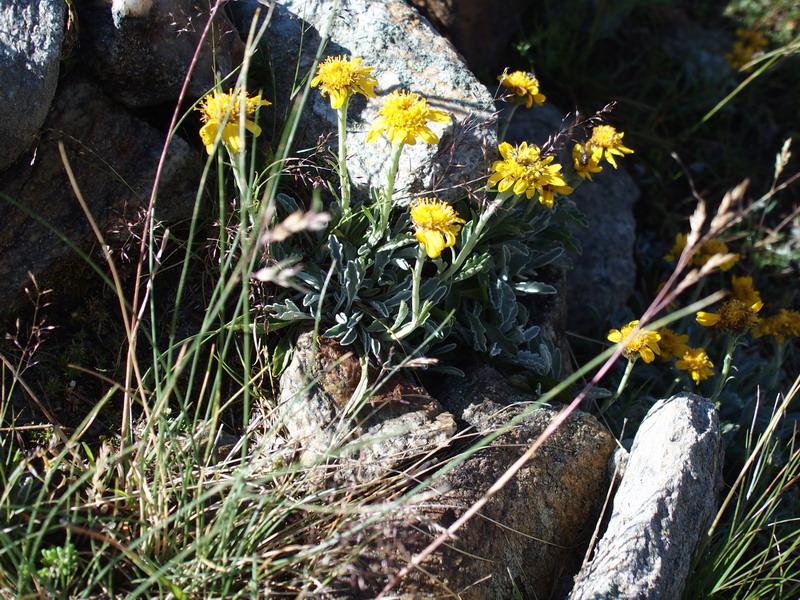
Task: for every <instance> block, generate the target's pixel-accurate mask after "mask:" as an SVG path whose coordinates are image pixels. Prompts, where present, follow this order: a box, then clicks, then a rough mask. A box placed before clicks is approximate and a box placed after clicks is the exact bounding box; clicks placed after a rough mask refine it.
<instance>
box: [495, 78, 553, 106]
mask: <svg viewBox="0 0 800 600" xmlns="http://www.w3.org/2000/svg"><path fill="white" fill-rule="evenodd" d="M497 80H498V81H499V82H500V85H502V86H503V87H505V88H507V89H508V90H510V91H511V93H513V94H514V97H513V98H512V101H513V100H520V101H522V100H524V101H525V108H530V107H531V106H532V105H533V103H534V102H536V104H537V106H541V105H542V104H544V101H545V100H546V99H547V98H545V96H544V94H540V93H539V80H538V79H536V77H534V76H533V75H532V74H530V73H526V72H525V71H514V72H513V73H503V74H502V75H498V76H497Z"/></svg>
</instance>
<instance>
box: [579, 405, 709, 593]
mask: <svg viewBox="0 0 800 600" xmlns="http://www.w3.org/2000/svg"><path fill="white" fill-rule="evenodd" d="M722 461H723V449H722V440H721V435H720V430H719V419H718V417H717V413H716V410H715V409H714V406H713V404H712V403H711V402H709V401H708V400H706V399H705V398H701V397H700V396H697V395H695V394H689V393H683V394H678V395H676V396H673V397H672V398H670V399H668V400H661V401H659V402H658V403H656V405H655V406H653V408H652V409H651V410H650V412H649V413H648V415H647V417H646V418H645V420H644V421H643V422H642V425H641V427H640V428H639V431H638V433H637V434H636V438H635V440H634V443H633V448H632V449H631V454H630V457H629V460H628V465H627V468H626V470H625V476H624V477H623V479H622V483H621V484H620V487H619V490H618V491H617V493H616V496H615V497H614V507H613V511H612V514H611V519H610V521H609V524H608V528H607V530H606V532H605V534H604V535H603V537H602V539H601V540H600V542H599V543H598V545H597V548H596V550H595V552H594V556H593V558H592V559H591V562H589V564H588V565H586V566H585V567H584V568H583V569H582V570H581V572H580V574H579V575H578V576H577V577H576V583H575V587H574V589H573V590H572V593H571V594H570V596H569V600H595V599H597V598H632V599H641V600H645V599H647V600H658V599H663V600H672V599H674V598H680V597H681V594H682V592H683V587H684V583H685V580H686V577H687V575H688V573H689V567H690V563H691V558H692V554H693V552H694V549H695V548H696V546H697V542H698V540H699V539H700V537H701V536H702V535H703V532H704V531H705V529H706V527H708V525H709V523H710V519H711V517H712V516H713V515H714V514H715V511H716V499H717V493H718V491H719V489H720V486H721V483H722Z"/></svg>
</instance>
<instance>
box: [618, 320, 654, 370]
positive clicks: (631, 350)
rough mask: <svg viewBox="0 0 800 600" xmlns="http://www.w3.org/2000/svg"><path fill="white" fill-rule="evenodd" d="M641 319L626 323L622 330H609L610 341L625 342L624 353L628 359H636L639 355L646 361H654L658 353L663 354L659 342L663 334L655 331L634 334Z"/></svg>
mask: <svg viewBox="0 0 800 600" xmlns="http://www.w3.org/2000/svg"><path fill="white" fill-rule="evenodd" d="M638 325H639V321H638V320H636V321H631V322H630V323H628V324H627V325H624V326H623V327H622V329H621V330H619V329H612V330H611V331H609V332H608V339H609V341H612V342H614V343H615V344H618V343H620V342H622V343H623V344H625V349H624V350H623V354H624V355H625V356H626V357H628V360H636V359H637V358H638V357H639V356H641V357H642V360H643V361H644V362H646V363H650V362H653V360H654V359H655V355H656V354H661V349H660V347H659V345H658V342H659V341H661V335H660V334H658V333H656V332H655V331H639V332H638V333H636V334H635V335H634V333H633V332H634V330H635V329H636V328H637V327H638Z"/></svg>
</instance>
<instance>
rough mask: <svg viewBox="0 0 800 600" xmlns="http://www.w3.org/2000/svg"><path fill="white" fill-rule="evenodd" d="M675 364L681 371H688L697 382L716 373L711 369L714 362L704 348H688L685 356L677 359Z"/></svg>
mask: <svg viewBox="0 0 800 600" xmlns="http://www.w3.org/2000/svg"><path fill="white" fill-rule="evenodd" d="M675 366H676V367H677V368H679V369H680V370H681V371H688V372H689V375H691V376H692V379H694V382H695V384H698V383H700V382H701V381H703V380H704V379H707V378H708V377H710V376H711V375H714V371H713V370H712V369H711V367H713V366H714V363H712V362H711V361H710V360H709V358H708V354H706V351H705V350H704V349H703V348H687V350H686V352H685V354H684V355H683V358H681V359H680V360H677V361H675Z"/></svg>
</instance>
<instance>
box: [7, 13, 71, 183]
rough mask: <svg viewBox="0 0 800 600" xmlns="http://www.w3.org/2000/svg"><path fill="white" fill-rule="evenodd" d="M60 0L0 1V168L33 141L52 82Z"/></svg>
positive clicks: (60, 35)
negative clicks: (0, 87) (0, 81)
mask: <svg viewBox="0 0 800 600" xmlns="http://www.w3.org/2000/svg"><path fill="white" fill-rule="evenodd" d="M66 8H67V6H66V3H65V2H64V1H63V0H36V1H29V2H2V3H0V78H2V81H3V88H2V90H3V91H2V93H0V115H2V117H0V138H2V140H3V144H2V146H0V170H3V169H6V168H7V167H9V166H10V165H11V164H12V163H13V162H14V161H15V160H17V158H18V157H19V156H20V155H21V154H22V153H23V152H24V151H25V150H27V149H28V148H30V147H31V145H32V144H33V142H34V140H35V138H36V135H37V134H38V132H39V129H40V128H41V126H42V123H44V120H45V117H46V116H47V112H48V111H49V110H50V103H51V102H52V100H53V94H55V91H56V84H57V83H58V65H59V63H60V61H61V44H62V42H63V41H64V25H65V22H66Z"/></svg>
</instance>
